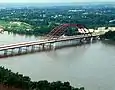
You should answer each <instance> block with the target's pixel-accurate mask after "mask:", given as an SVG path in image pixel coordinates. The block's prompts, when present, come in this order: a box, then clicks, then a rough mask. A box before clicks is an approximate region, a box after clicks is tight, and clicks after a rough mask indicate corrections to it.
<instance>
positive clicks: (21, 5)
mask: <svg viewBox="0 0 115 90" xmlns="http://www.w3.org/2000/svg"><path fill="white" fill-rule="evenodd" d="M79 5H91V6H92V5H115V2H75V3H0V9H5V8H24V7H39V8H40V7H41V8H42V7H52V6H79Z"/></svg>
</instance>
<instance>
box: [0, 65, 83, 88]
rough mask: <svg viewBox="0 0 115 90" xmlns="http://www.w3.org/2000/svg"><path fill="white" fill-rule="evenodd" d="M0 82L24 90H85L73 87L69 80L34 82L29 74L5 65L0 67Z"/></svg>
mask: <svg viewBox="0 0 115 90" xmlns="http://www.w3.org/2000/svg"><path fill="white" fill-rule="evenodd" d="M0 83H1V84H4V85H7V86H14V87H16V88H22V89H23V90H84V88H80V89H79V88H74V87H72V86H71V85H70V83H69V82H64V83H62V82H61V81H57V82H51V83H50V82H48V81H47V80H42V81H38V82H32V81H31V79H30V78H29V77H28V76H23V75H22V74H19V73H13V72H11V70H8V69H5V68H4V67H0Z"/></svg>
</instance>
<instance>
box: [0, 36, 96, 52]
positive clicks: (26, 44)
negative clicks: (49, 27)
mask: <svg viewBox="0 0 115 90" xmlns="http://www.w3.org/2000/svg"><path fill="white" fill-rule="evenodd" d="M88 37H95V36H84V37H83V36H79V37H76V36H72V37H66V38H60V39H53V40H50V41H49V40H41V41H31V42H23V43H16V44H9V45H1V46H0V51H3V50H8V49H14V48H20V47H28V46H33V45H42V44H47V43H54V42H61V41H68V40H74V39H81V38H88Z"/></svg>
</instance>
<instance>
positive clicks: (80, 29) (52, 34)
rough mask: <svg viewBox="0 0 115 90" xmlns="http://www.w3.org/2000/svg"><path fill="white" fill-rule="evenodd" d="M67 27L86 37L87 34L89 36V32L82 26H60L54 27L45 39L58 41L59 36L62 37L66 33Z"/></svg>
mask: <svg viewBox="0 0 115 90" xmlns="http://www.w3.org/2000/svg"><path fill="white" fill-rule="evenodd" d="M69 27H74V28H76V29H78V32H79V33H81V34H83V35H88V34H90V35H91V32H90V31H89V30H88V28H87V27H85V26H84V25H82V24H62V25H60V26H57V27H55V28H54V29H53V30H51V32H49V33H48V34H47V38H48V39H49V40H50V39H53V38H57V39H58V38H59V37H60V36H62V35H63V34H64V33H65V32H66V30H67V28H69Z"/></svg>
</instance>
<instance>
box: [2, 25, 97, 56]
mask: <svg viewBox="0 0 115 90" xmlns="http://www.w3.org/2000/svg"><path fill="white" fill-rule="evenodd" d="M69 27H74V28H75V29H76V30H75V31H76V32H78V33H79V35H74V36H64V34H65V32H66V31H67V30H68V28H69ZM44 37H45V38H44V39H43V40H39V41H30V42H22V43H15V44H9V45H1V46H0V58H5V57H11V56H17V55H22V54H28V53H34V52H41V51H49V50H53V49H59V48H62V47H68V46H74V45H81V44H85V43H90V42H91V41H92V40H96V39H97V38H98V35H92V33H91V32H90V31H89V30H88V28H86V27H85V26H84V25H81V24H62V25H60V26H57V27H55V28H54V29H53V30H51V32H49V33H48V34H47V35H46V36H44Z"/></svg>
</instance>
